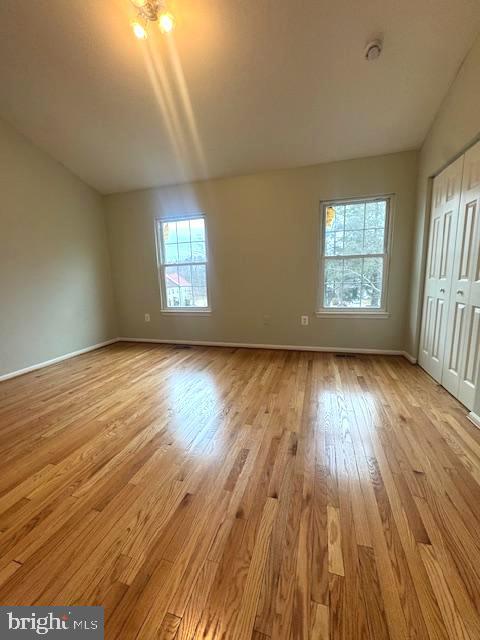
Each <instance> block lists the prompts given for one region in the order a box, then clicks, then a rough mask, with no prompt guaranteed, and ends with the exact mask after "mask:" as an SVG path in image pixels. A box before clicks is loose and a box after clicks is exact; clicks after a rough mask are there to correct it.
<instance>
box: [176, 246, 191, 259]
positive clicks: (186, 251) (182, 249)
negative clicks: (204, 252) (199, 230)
mask: <svg viewBox="0 0 480 640" xmlns="http://www.w3.org/2000/svg"><path fill="white" fill-rule="evenodd" d="M178 260H179V262H191V261H192V245H191V244H190V242H179V243H178Z"/></svg>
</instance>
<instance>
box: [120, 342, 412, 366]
mask: <svg viewBox="0 0 480 640" xmlns="http://www.w3.org/2000/svg"><path fill="white" fill-rule="evenodd" d="M118 340H119V341H120V342H151V343H155V344H157V343H158V344H186V345H192V346H198V347H235V348H240V349H280V350H283V351H320V352H325V353H359V354H365V355H367V354H370V355H383V356H404V357H405V358H407V360H409V361H410V362H412V364H415V363H416V359H415V358H414V357H413V356H411V355H409V354H407V353H406V352H405V351H401V350H397V349H362V348H358V349H354V348H349V347H348V348H346V347H311V346H306V345H296V344H260V343H249V342H212V341H210V340H208V341H205V340H160V339H158V338H126V337H122V338H118Z"/></svg>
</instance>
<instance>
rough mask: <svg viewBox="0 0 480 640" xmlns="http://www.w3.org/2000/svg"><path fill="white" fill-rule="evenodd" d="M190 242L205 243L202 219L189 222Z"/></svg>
mask: <svg viewBox="0 0 480 640" xmlns="http://www.w3.org/2000/svg"><path fill="white" fill-rule="evenodd" d="M190 233H191V235H192V242H205V221H204V219H203V218H198V219H197V220H190Z"/></svg>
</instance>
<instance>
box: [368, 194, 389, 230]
mask: <svg viewBox="0 0 480 640" xmlns="http://www.w3.org/2000/svg"><path fill="white" fill-rule="evenodd" d="M386 209H387V202H386V200H378V201H377V202H367V204H366V207H365V228H366V229H373V228H376V227H380V228H382V227H385V214H386Z"/></svg>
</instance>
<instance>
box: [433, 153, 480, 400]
mask: <svg viewBox="0 0 480 640" xmlns="http://www.w3.org/2000/svg"><path fill="white" fill-rule="evenodd" d="M479 207H480V143H478V144H476V145H475V146H474V147H473V148H472V149H470V150H469V151H467V153H466V154H465V160H464V168H463V184H462V195H461V199H460V212H459V217H458V229H457V237H456V243H455V259H454V264H453V278H452V286H451V294H450V303H449V314H448V324H447V335H446V343H445V344H446V349H445V359H444V366H443V371H442V384H443V386H444V387H445V388H446V389H448V391H450V393H452V394H453V395H454V396H456V397H457V398H458V399H459V400H460V401H461V402H462V403H463V404H464V405H465V406H467V407H468V408H470V409H471V408H472V407H473V403H474V397H475V391H476V386H477V381H478V373H479V361H480V358H479V355H480V353H479V352H480V225H479V219H478V218H479V213H480V212H479Z"/></svg>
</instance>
